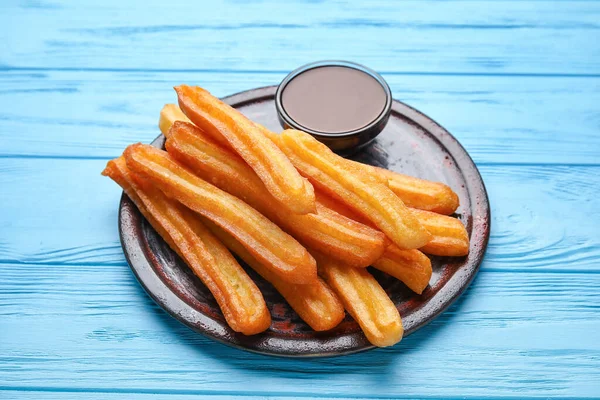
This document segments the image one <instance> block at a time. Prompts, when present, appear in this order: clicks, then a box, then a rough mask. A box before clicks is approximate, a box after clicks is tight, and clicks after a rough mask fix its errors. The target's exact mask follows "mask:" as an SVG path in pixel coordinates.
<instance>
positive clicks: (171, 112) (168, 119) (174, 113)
mask: <svg viewBox="0 0 600 400" xmlns="http://www.w3.org/2000/svg"><path fill="white" fill-rule="evenodd" d="M175 121H184V122H191V121H190V119H189V118H188V117H187V116H186V115H185V114H184V113H183V111H181V108H179V107H178V106H177V105H176V104H165V106H164V107H163V108H162V110H160V118H159V119H158V128H159V129H160V131H161V132H162V133H163V134H164V135H165V136H167V132H169V129H170V128H171V125H173V123H174V122H175Z"/></svg>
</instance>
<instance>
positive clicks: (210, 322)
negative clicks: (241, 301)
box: [118, 85, 491, 358]
mask: <svg viewBox="0 0 600 400" xmlns="http://www.w3.org/2000/svg"><path fill="white" fill-rule="evenodd" d="M276 90H277V85H271V86H263V87H259V88H254V89H249V90H245V91H242V92H238V93H235V94H232V95H229V96H226V97H223V98H222V99H221V100H223V101H224V102H226V103H228V104H230V105H235V106H238V107H241V106H243V105H245V104H249V103H255V102H258V101H260V100H261V99H271V98H274V96H275V92H276ZM391 112H392V113H396V114H399V115H401V116H402V117H403V118H404V119H408V120H410V121H412V122H413V123H415V124H416V125H418V126H420V127H422V128H423V129H425V130H426V131H427V132H428V134H429V135H430V136H431V137H433V138H434V139H435V140H436V141H438V143H439V144H440V145H441V146H442V147H443V148H444V149H445V150H446V151H447V152H448V153H449V154H450V155H451V156H452V157H453V158H454V160H455V162H456V164H457V166H458V167H460V171H461V173H462V174H463V176H464V178H465V181H466V182H468V184H469V189H471V186H476V187H474V189H476V191H477V192H478V193H480V194H481V197H480V203H481V204H480V203H477V210H478V211H479V212H481V211H483V215H480V217H481V218H482V219H483V221H484V222H483V223H484V224H485V227H484V228H483V232H482V234H483V237H482V239H481V241H480V242H479V243H481V245H480V246H479V248H478V249H477V250H476V252H475V253H476V254H475V255H474V256H475V261H474V263H471V265H470V267H469V268H467V271H466V273H467V275H466V276H458V275H459V274H458V272H459V271H456V272H455V273H454V274H453V275H452V277H451V278H450V279H449V280H448V281H447V282H446V283H445V285H444V286H443V287H442V289H443V288H445V287H446V286H449V288H447V289H446V291H448V290H449V293H447V295H446V297H445V301H443V302H442V303H441V304H438V305H437V306H434V307H433V308H432V309H431V310H430V311H429V312H428V313H426V315H425V317H423V318H421V319H420V320H419V321H418V322H417V323H415V324H413V325H410V326H409V327H408V328H407V329H405V331H404V337H406V336H409V335H410V334H411V333H413V332H415V331H417V330H419V329H421V328H422V327H424V326H425V325H427V324H428V323H430V322H431V321H433V320H434V319H436V318H437V317H438V316H440V315H441V314H442V313H444V312H445V311H446V310H447V309H448V308H449V307H450V306H451V305H452V304H454V302H455V301H456V300H457V299H458V298H459V297H460V296H461V295H462V294H463V293H464V292H465V291H466V289H467V288H468V287H469V286H470V285H471V283H472V281H473V279H474V278H475V276H476V275H477V273H478V271H479V269H480V267H481V264H482V262H483V260H484V258H485V252H486V250H487V246H488V242H489V238H490V231H491V208H490V206H489V197H488V193H487V189H486V187H485V183H484V182H483V178H482V177H481V173H480V172H479V170H478V168H477V166H476V164H475V162H474V161H473V159H472V158H471V156H470V154H469V153H468V152H467V151H466V149H465V148H464V147H463V146H462V144H461V143H460V142H459V141H458V140H457V139H456V138H455V137H454V136H453V135H452V134H451V133H450V132H448V131H447V130H446V129H445V128H444V127H442V126H441V125H440V124H438V123H437V122H436V121H435V120H433V119H432V118H430V117H428V116H427V115H425V114H424V113H422V112H420V111H419V110H417V109H415V108H413V107H411V106H409V105H408V104H406V103H404V102H401V101H399V100H396V99H393V101H392V109H391ZM428 125H429V127H427V126H428ZM432 129H434V130H437V131H438V132H432ZM163 144H164V136H163V135H162V134H160V135H158V137H157V138H156V139H154V140H153V141H152V145H154V146H157V147H162V145H163ZM457 152H458V154H456V153H457ZM457 156H460V157H458V158H457ZM465 171H467V172H468V174H469V177H470V178H469V179H467V176H465ZM472 179H474V180H475V181H476V182H472ZM468 192H469V193H470V195H472V193H471V190H468ZM470 200H471V208H472V210H473V213H472V215H473V229H472V234H473V233H474V232H475V224H476V221H475V203H474V202H473V199H472V198H471V199H470ZM140 217H141V214H140V213H139V211H138V210H137V208H136V207H135V205H133V203H132V202H131V200H130V199H129V198H128V196H127V195H126V194H125V193H124V192H123V194H122V196H121V199H120V202H119V213H118V228H119V239H120V242H121V247H122V249H123V253H124V255H125V258H126V260H127V264H128V265H129V267H130V269H131V270H132V272H133V274H134V276H135V277H136V279H137V281H138V283H139V284H140V286H142V288H143V289H144V291H145V292H146V293H147V294H148V296H150V298H151V299H152V300H153V301H154V302H155V303H156V304H157V305H158V306H159V307H160V308H162V309H163V310H164V311H166V312H167V313H168V314H169V315H170V316H172V317H173V318H175V319H176V320H177V321H179V322H181V323H183V324H184V325H185V326H187V327H188V328H190V329H192V330H193V331H195V332H197V333H200V334H202V335H203V336H205V337H207V338H210V339H212V340H215V341H217V342H219V343H222V344H225V345H227V346H229V347H233V348H237V349H241V350H245V351H249V352H252V353H257V354H262V355H268V356H274V357H284V358H324V357H336V356H342V355H349V354H356V353H360V352H364V351H368V350H372V349H374V348H376V346H373V345H371V344H369V343H368V341H366V338H365V337H364V334H363V333H362V332H361V331H359V332H356V333H350V334H346V335H343V336H346V337H348V336H350V337H351V338H350V339H351V340H349V342H350V343H351V346H352V344H353V343H356V341H357V339H358V341H359V342H362V343H366V344H363V345H362V346H360V345H359V347H348V348H342V349H333V350H329V351H321V350H318V351H317V352H313V351H312V349H309V350H308V351H306V352H290V351H287V352H286V351H285V350H284V351H281V350H282V349H281V348H280V349H279V351H273V348H272V347H270V346H268V345H267V346H268V347H267V348H263V347H264V346H265V341H268V340H281V338H278V337H275V338H264V340H263V342H261V341H260V340H259V341H258V343H257V344H255V345H254V346H251V347H249V346H248V343H247V342H246V341H244V342H241V341H240V340H239V339H240V337H239V336H240V335H241V334H236V333H235V332H233V333H232V332H231V329H230V328H229V327H228V326H227V324H226V323H225V322H221V321H217V320H214V319H212V318H211V317H209V316H206V315H204V314H203V313H202V312H201V311H199V310H196V309H194V308H193V307H192V306H191V305H190V304H188V303H187V302H185V301H184V300H183V299H182V298H180V297H179V296H178V295H177V294H176V293H175V292H173V290H172V289H171V288H170V287H169V286H167V284H166V283H165V282H163V280H162V279H161V278H160V277H159V276H158V275H157V274H156V272H155V271H154V269H153V267H152V265H151V263H150V262H149V260H148V258H147V257H146V256H145V255H146V254H148V253H151V251H150V249H149V248H148V246H147V243H146V241H145V240H144V239H143V235H141V234H140V231H141V224H138V225H139V226H135V224H134V223H135V221H140V220H142V219H143V218H142V219H140ZM477 223H479V222H477ZM128 229H129V230H131V229H133V231H134V232H136V233H137V234H135V235H131V234H129V233H127V230H128ZM471 239H472V238H471ZM473 242H474V241H473V240H471V246H472V245H473ZM470 252H473V249H472V248H470ZM471 256H472V254H471V253H470V254H469V256H468V257H469V258H471ZM455 279H460V284H459V285H457V284H452V281H453V280H455ZM442 289H440V291H441V290H442ZM158 293H161V295H160V296H159V295H158ZM438 293H440V292H439V291H438ZM433 299H434V298H431V299H429V300H428V301H427V302H426V303H425V305H427V304H429V303H431V302H432V300H433ZM192 316H193V317H194V318H195V321H194V323H192V321H190V317H192ZM403 323H406V320H405V319H404V318H403ZM215 328H220V329H219V330H222V331H225V332H223V333H222V334H221V335H217V334H215V333H214V331H215ZM228 331H230V332H228ZM261 335H262V334H258V335H254V336H243V335H241V336H243V338H245V339H246V340H248V338H257V339H260V336H261ZM343 336H342V337H343ZM223 337H225V338H223ZM338 338H339V337H338ZM284 340H285V339H284ZM293 340H295V341H297V340H298V339H293ZM312 340H315V339H312ZM317 342H318V341H317Z"/></svg>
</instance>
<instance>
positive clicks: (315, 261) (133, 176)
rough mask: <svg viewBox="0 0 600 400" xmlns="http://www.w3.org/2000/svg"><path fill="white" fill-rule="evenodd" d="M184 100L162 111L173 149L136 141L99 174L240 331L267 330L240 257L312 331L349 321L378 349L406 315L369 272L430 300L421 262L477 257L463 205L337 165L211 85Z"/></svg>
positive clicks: (301, 135)
mask: <svg viewBox="0 0 600 400" xmlns="http://www.w3.org/2000/svg"><path fill="white" fill-rule="evenodd" d="M175 91H176V92H177V97H178V102H179V106H177V105H175V104H167V105H165V107H164V108H163V110H162V111H161V113H160V120H159V127H160V130H161V131H162V133H163V134H164V135H165V137H166V143H165V147H166V151H165V150H161V149H158V148H155V147H152V146H150V145H145V144H141V143H137V144H132V145H130V146H129V147H127V149H125V151H124V153H123V155H122V156H120V157H119V158H117V159H114V160H111V161H109V162H108V165H107V166H106V169H105V170H104V171H103V175H105V176H108V177H110V178H111V179H113V180H114V181H115V182H116V183H117V184H119V185H120V186H121V187H122V188H123V190H124V191H125V193H126V194H127V195H128V196H129V198H130V199H131V200H132V201H133V202H134V203H135V204H136V206H137V207H138V209H139V210H140V212H141V213H142V215H143V216H144V217H145V218H146V219H147V220H148V222H149V223H150V224H151V225H152V227H153V228H154V229H155V230H156V231H157V232H158V234H159V235H160V236H161V237H162V238H163V239H164V240H165V242H166V243H167V244H168V245H169V246H170V247H171V249H173V251H175V252H176V253H177V254H178V255H179V256H180V257H181V259H183V260H184V261H185V262H186V264H187V265H188V266H189V267H190V268H191V270H192V271H193V272H194V274H195V275H196V276H197V277H198V278H199V279H200V280H201V281H202V282H203V283H204V284H205V285H206V287H207V288H208V289H209V290H210V292H211V293H212V294H213V296H214V297H215V299H216V301H217V303H218V305H219V307H220V309H221V311H222V312H223V315H224V318H225V320H226V321H227V323H228V325H229V326H230V327H231V329H233V330H234V331H236V332H240V333H242V334H245V335H253V334H257V333H260V332H262V331H264V330H266V329H268V328H269V326H270V324H271V316H270V313H269V309H268V307H267V305H266V304H265V300H264V298H263V296H262V294H261V292H260V290H259V289H258V287H257V286H256V284H255V283H254V282H253V281H252V279H251V278H250V277H249V276H248V274H247V273H246V272H245V271H244V269H243V268H242V267H241V266H240V264H239V262H238V259H241V260H243V261H244V262H245V263H246V264H247V265H248V266H250V267H251V268H252V269H254V270H255V271H256V272H257V273H258V274H259V275H260V276H262V277H263V278H264V279H265V280H266V281H268V282H270V283H271V284H272V285H273V287H275V289H276V290H277V291H278V292H279V293H281V295H282V296H283V297H284V298H285V300H286V301H287V302H288V303H289V305H290V306H291V308H292V309H293V310H294V311H295V312H296V313H297V314H298V316H299V317H300V318H302V320H304V321H305V322H306V323H307V324H308V325H309V326H310V327H311V328H312V329H314V330H315V331H326V330H329V329H332V328H334V327H335V326H336V325H338V324H339V323H340V322H341V321H342V319H344V317H345V312H346V311H347V312H348V313H349V314H350V315H351V316H352V317H353V318H354V319H355V320H356V322H357V323H358V324H359V325H360V328H361V329H362V330H363V332H364V334H365V336H366V337H367V339H368V340H369V341H370V342H371V343H372V344H373V345H375V346H381V347H383V346H390V345H393V344H395V343H397V342H399V341H400V340H401V339H402V335H403V328H402V320H401V317H400V314H399V312H398V310H397V308H396V306H395V305H394V303H393V302H392V301H391V300H390V298H389V297H388V295H387V294H386V292H385V291H384V290H383V288H382V287H381V286H380V284H379V283H378V282H377V280H375V278H374V277H373V276H372V275H371V274H370V273H369V271H368V269H367V267H369V266H372V267H373V268H376V269H378V270H381V271H383V272H385V273H387V274H389V275H391V276H393V277H394V278H397V279H399V280H400V281H402V282H403V283H404V284H405V285H406V286H407V287H408V288H410V289H411V290H412V291H414V292H415V293H417V294H421V293H422V292H423V290H425V288H426V287H427V286H428V284H429V280H430V278H431V273H432V269H431V261H430V259H429V258H428V257H427V255H426V254H429V255H439V256H464V255H466V254H467V253H468V251H469V237H468V234H467V231H466V229H465V227H464V226H463V225H462V223H461V222H460V221H459V220H458V219H456V218H454V217H451V216H450V215H451V214H452V213H454V211H455V210H456V208H457V207H458V205H459V199H458V196H457V195H456V194H455V193H454V192H453V191H452V190H451V189H450V188H449V187H448V186H446V185H444V184H442V183H437V182H431V181H426V180H422V179H418V178H413V177H410V176H406V175H402V174H399V173H396V172H392V171H388V170H385V169H381V168H377V167H373V166H369V165H365V164H361V163H357V162H354V161H350V160H347V159H345V158H342V157H340V156H338V155H337V154H335V153H333V152H332V151H331V150H330V149H329V148H328V147H327V146H325V145H324V144H322V143H320V142H319V141H317V140H316V139H315V138H313V137H312V136H311V135H309V134H307V133H305V132H301V131H297V130H284V131H283V132H282V133H281V134H275V133H273V132H271V131H270V130H268V129H266V128H265V127H263V126H261V125H259V124H257V123H255V122H253V121H251V120H249V119H248V118H246V117H245V116H244V115H243V114H241V113H240V112H239V111H237V110H236V109H234V108H232V107H230V106H229V105H227V104H225V103H223V102H222V101H221V100H219V99H218V98H216V97H214V96H212V95H211V94H210V93H209V92H207V91H206V90H204V89H202V88H199V87H194V86H186V85H181V86H178V87H176V88H175ZM234 255H236V256H237V257H238V258H236V257H234Z"/></svg>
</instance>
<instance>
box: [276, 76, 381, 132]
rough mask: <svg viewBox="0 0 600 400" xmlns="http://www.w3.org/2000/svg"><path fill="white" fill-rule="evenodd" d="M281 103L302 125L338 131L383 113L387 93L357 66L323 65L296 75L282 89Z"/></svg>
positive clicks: (356, 126) (345, 129)
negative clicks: (355, 67)
mask: <svg viewBox="0 0 600 400" xmlns="http://www.w3.org/2000/svg"><path fill="white" fill-rule="evenodd" d="M281 103H282V106H283V108H284V109H285V111H286V112H287V114H288V115H289V116H290V117H291V118H292V119H293V120H294V121H295V122H296V123H298V124H299V125H302V126H304V127H306V128H309V129H312V130H314V131H318V132H324V133H330V134H336V133H345V132H350V131H354V130H357V129H360V128H363V127H365V126H367V125H368V124H369V123H371V122H373V121H374V120H375V119H377V117H379V116H380V115H381V113H382V112H383V111H384V108H385V106H386V92H385V90H384V88H383V86H382V85H381V83H379V82H378V81H377V80H376V79H375V78H373V77H372V76H370V75H369V74H367V73H365V72H363V71H360V70H358V69H354V68H349V67H342V66H323V67H317V68H312V69H309V70H306V71H304V72H302V73H300V74H299V75H297V76H295V77H294V78H293V79H292V80H291V81H289V82H288V83H287V85H286V86H285V88H284V89H283V93H282V97H281Z"/></svg>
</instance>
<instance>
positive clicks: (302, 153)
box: [279, 129, 431, 249]
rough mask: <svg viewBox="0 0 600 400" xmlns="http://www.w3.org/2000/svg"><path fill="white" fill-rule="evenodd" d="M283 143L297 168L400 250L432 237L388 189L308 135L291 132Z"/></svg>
mask: <svg viewBox="0 0 600 400" xmlns="http://www.w3.org/2000/svg"><path fill="white" fill-rule="evenodd" d="M279 141H280V143H281V145H282V148H284V152H285V153H286V155H287V156H288V157H289V158H290V160H292V162H293V164H294V165H295V166H296V168H298V170H299V171H301V172H302V174H304V175H305V176H306V177H308V178H309V180H310V181H311V182H312V183H313V184H314V185H315V186H318V187H319V189H320V190H322V191H324V192H326V193H327V194H329V195H330V196H332V197H334V198H336V199H337V200H339V201H341V202H343V203H345V204H346V205H348V206H349V207H351V208H352V209H353V210H354V211H356V212H358V213H360V214H362V215H363V216H364V217H366V218H368V219H369V220H370V221H371V222H373V223H374V224H375V225H376V226H377V227H378V228H379V229H380V230H381V231H382V232H383V233H385V234H386V235H387V237H389V238H390V239H391V240H392V242H394V243H396V245H398V247H400V248H407V249H411V248H419V247H421V246H424V245H425V244H426V243H427V242H428V241H429V240H430V239H431V235H430V234H429V232H427V230H425V228H423V226H421V224H420V223H419V221H418V220H417V219H416V218H415V217H414V216H413V215H412V214H411V213H410V211H409V210H408V208H407V207H406V206H405V205H404V203H402V200H400V199H399V198H398V197H397V196H396V195H395V194H394V193H393V192H392V191H391V190H390V189H389V188H388V187H387V186H385V185H383V184H377V183H375V182H373V181H372V180H370V179H369V178H362V177H361V174H360V172H361V171H360V170H359V169H355V170H352V169H350V168H348V166H347V163H346V162H345V160H344V159H343V158H341V157H340V156H338V155H337V154H335V153H333V152H332V151H331V150H330V149H329V148H328V147H327V146H325V145H324V144H322V143H320V142H319V141H317V140H316V139H315V138H313V137H312V136H310V135H309V134H307V133H304V132H301V131H296V130H292V129H288V130H285V131H283V133H282V134H281V135H280V140H279Z"/></svg>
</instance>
